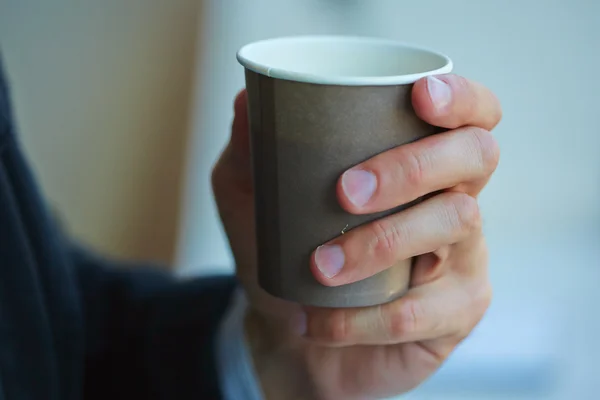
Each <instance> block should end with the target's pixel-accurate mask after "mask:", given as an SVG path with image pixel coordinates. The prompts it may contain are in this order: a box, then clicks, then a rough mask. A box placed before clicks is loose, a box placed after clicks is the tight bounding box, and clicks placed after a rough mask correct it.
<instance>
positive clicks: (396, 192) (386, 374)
mask: <svg viewBox="0 0 600 400" xmlns="http://www.w3.org/2000/svg"><path fill="white" fill-rule="evenodd" d="M412 102H413V106H414V108H415V111H416V113H417V115H418V116H419V117H420V118H421V119H423V120H424V121H426V122H428V123H430V124H432V125H436V126H440V127H443V128H448V129H450V130H449V131H447V132H445V133H442V134H438V135H434V136H430V137H427V138H424V139H421V140H419V141H417V142H414V143H411V144H407V145H404V146H401V147H398V148H395V149H392V150H389V151H387V152H384V153H382V154H380V155H377V156H375V157H374V158H372V159H370V160H367V161H365V162H364V163H362V164H360V165H358V166H356V167H354V168H352V169H350V172H348V171H347V172H346V173H344V174H343V175H342V176H341V177H340V179H339V182H338V186H337V195H338V199H339V202H340V204H341V205H342V207H344V208H345V209H346V210H347V211H348V212H350V213H356V214H360V213H372V212H376V211H381V210H387V209H391V208H393V207H395V206H398V205H400V204H404V203H408V202H410V201H411V200H414V199H416V198H419V197H421V196H423V195H425V194H429V193H438V194H436V195H434V196H432V197H430V198H428V199H427V200H426V201H424V202H422V203H419V204H418V205H416V206H414V207H411V208H409V209H406V210H404V211H402V212H400V213H398V214H395V215H392V216H389V217H386V218H384V219H381V220H378V221H375V222H373V223H371V224H367V225H365V226H361V227H359V228H356V229H354V230H352V231H350V232H348V233H346V234H345V235H343V236H340V237H338V238H336V239H334V240H333V241H332V242H330V243H327V244H326V245H325V246H322V247H320V248H319V249H318V251H315V253H313V256H312V261H311V265H310V266H308V265H307V268H311V270H312V271H313V274H314V275H315V277H316V279H317V280H318V281H319V282H321V283H322V284H324V285H327V286H337V285H342V284H346V283H350V282H354V281H357V280H361V279H364V278H367V277H369V276H371V275H374V274H376V273H377V272H379V271H381V270H382V269H384V268H386V266H389V265H392V264H394V262H395V261H397V260H401V259H407V258H410V257H416V258H415V260H414V264H413V271H412V280H411V289H410V290H409V292H408V293H407V294H406V295H405V296H404V297H402V298H400V299H398V300H396V301H393V302H391V303H388V304H384V305H381V306H376V307H365V308H354V309H325V308H315V307H307V308H301V307H300V306H298V305H296V304H292V303H288V302H285V301H283V300H280V299H276V298H273V297H271V296H269V295H268V294H266V293H265V292H264V291H262V290H261V289H260V288H259V287H258V285H257V282H256V264H255V259H256V248H255V243H254V213H253V192H252V178H251V172H250V171H251V166H250V156H249V137H248V136H249V134H248V121H247V117H246V94H245V92H242V93H240V94H239V95H238V97H237V98H236V101H235V115H236V116H235V119H234V122H233V129H232V137H231V141H230V143H229V145H228V146H227V148H226V149H225V151H224V153H223V155H222V156H221V158H220V160H219V162H218V163H217V165H216V167H215V169H214V172H213V188H214V192H215V195H216V198H217V203H218V206H219V212H220V214H221V218H222V220H223V223H224V225H225V229H226V231H227V234H228V237H229V240H230V244H231V247H232V250H233V253H234V257H235V259H236V263H237V273H238V276H239V278H240V280H241V282H242V283H243V285H244V286H245V288H246V290H247V293H248V296H249V299H250V302H251V304H252V311H251V312H250V313H249V316H248V318H247V321H246V327H247V336H248V338H249V341H250V346H251V349H252V353H253V358H254V363H255V367H256V370H257V373H258V375H259V377H260V380H261V384H262V387H263V391H264V392H265V395H266V397H267V399H281V398H287V399H291V398H294V397H292V395H293V394H296V398H306V399H335V400H337V399H365V398H381V397H388V396H392V395H396V394H400V393H404V392H406V391H408V390H410V389H412V388H414V387H415V386H417V385H419V384H420V383H421V382H423V381H424V380H425V379H426V378H427V377H429V376H430V375H431V374H432V373H433V372H434V371H436V370H437V369H438V367H439V366H440V365H441V364H442V363H443V361H444V360H445V359H446V358H447V357H448V355H449V354H450V353H451V352H452V350H453V349H454V348H455V347H456V346H457V345H458V344H459V343H460V342H461V341H462V340H463V339H464V338H465V337H466V336H467V335H468V334H469V333H470V332H471V330H472V329H473V328H474V327H475V326H476V324H477V323H478V322H479V320H480V319H481V318H482V316H483V314H484V312H485V311H486V309H487V307H488V305H489V303H490V300H491V287H490V282H489V279H488V271H487V264H488V261H487V248H486V244H485V240H484V237H483V234H482V229H481V216H480V214H479V209H478V205H477V196H478V194H479V193H480V192H481V190H482V189H483V188H484V186H485V185H486V184H487V182H488V180H489V178H490V176H491V175H492V173H493V172H494V170H495V168H496V165H497V163H498V158H499V150H498V146H497V144H496V141H495V140H494V138H493V137H492V135H491V134H490V130H492V129H493V128H494V127H495V126H496V124H497V123H498V122H499V121H500V118H501V109H500V105H499V103H498V101H497V99H496V97H495V96H494V95H493V94H492V93H491V92H490V91H489V90H488V89H486V88H484V87H483V86H481V85H479V84H477V83H474V82H471V81H468V80H466V79H464V78H461V77H459V76H456V75H442V76H438V77H437V78H424V79H422V80H420V81H418V82H417V83H416V84H415V85H414V88H413V91H412ZM352 171H362V172H360V173H358V174H354V173H353V172H352ZM332 249H333V251H332ZM340 254H343V257H339V255H340ZM332 255H337V257H333V256H332Z"/></svg>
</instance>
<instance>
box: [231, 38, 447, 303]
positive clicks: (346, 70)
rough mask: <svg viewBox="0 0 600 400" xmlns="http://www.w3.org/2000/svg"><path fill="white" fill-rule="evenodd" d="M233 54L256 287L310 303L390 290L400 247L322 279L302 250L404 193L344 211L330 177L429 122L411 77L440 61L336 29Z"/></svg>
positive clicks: (375, 298)
mask: <svg viewBox="0 0 600 400" xmlns="http://www.w3.org/2000/svg"><path fill="white" fill-rule="evenodd" d="M237 59H238V61H239V62H240V63H241V64H242V65H243V66H244V67H245V74H246V86H247V90H248V113H249V119H250V135H251V153H252V164H253V179H254V190H255V203H256V205H255V210H256V239H257V257H258V259H257V263H258V281H259V284H260V285H261V287H262V288H263V289H264V290H265V291H267V292H268V293H270V294H272V295H274V296H276V297H279V298H283V299H286V300H290V301H293V302H298V303H301V304H304V305H312V306H320V307H361V306H371V305H376V304H382V303H386V302H388V301H391V300H394V299H396V298H398V297H400V296H402V295H403V294H404V293H405V292H406V291H407V290H408V288H409V284H410V273H411V263H412V260H410V259H408V260H399V261H398V262H397V263H396V264H394V265H390V266H389V268H388V269H386V270H384V271H383V272H380V273H379V274H377V275H374V276H372V277H370V278H367V279H365V280H362V281H359V282H356V283H351V284H347V285H343V286H337V287H327V286H324V285H323V284H321V283H319V282H318V281H317V280H316V279H315V278H314V276H313V275H312V273H311V271H310V257H311V253H312V252H313V251H314V250H315V249H316V248H317V247H318V246H320V245H322V244H324V243H326V242H328V241H329V240H331V239H334V238H336V237H337V236H340V235H342V234H347V233H348V232H350V231H351V230H352V229H354V228H356V227H357V226H360V225H363V224H367V223H369V222H371V221H373V220H375V219H379V218H382V217H384V216H386V215H389V214H393V213H396V212H398V211H401V210H402V209H404V208H406V207H409V206H410V205H411V204H405V205H402V206H399V207H397V208H395V209H393V210H389V211H386V212H381V213H374V214H368V215H352V214H350V213H348V212H346V211H344V210H343V209H342V208H341V207H340V205H339V203H338V201H337V198H336V182H337V180H338V179H339V177H340V175H341V174H342V173H343V172H344V171H346V170H347V169H348V168H350V167H352V166H354V165H357V164H359V163H361V162H362V161H365V160H367V159H369V158H371V157H373V156H375V155H376V154H379V153H381V152H383V151H386V150H389V149H392V148H394V147H397V146H401V145H403V144H406V143H409V142H412V141H415V140H418V139H419V138H423V137H425V136H428V135H431V134H434V133H437V132H439V129H438V128H435V127H433V126H431V125H428V124H426V123H424V122H422V121H421V120H420V119H419V118H418V117H417V116H416V114H415V112H414V110H413V108H412V104H411V89H412V85H413V83H414V82H416V81H417V80H418V79H420V78H422V77H425V76H427V75H437V74H443V73H448V72H450V71H451V70H452V61H451V60H450V59H449V58H448V57H446V56H445V55H443V54H440V53H437V52H434V51H431V50H427V49H424V48H421V47H416V46H411V45H406V44H403V43H398V42H394V41H389V40H385V39H374V38H357V37H336V36H333V37H332V36H309V37H284V38H276V39H270V40H264V41H260V42H255V43H251V44H249V45H246V46H244V47H243V48H242V49H241V50H240V51H239V52H238V54H237ZM417 201H418V200H417Z"/></svg>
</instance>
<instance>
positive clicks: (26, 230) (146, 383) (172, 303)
mask: <svg viewBox="0 0 600 400" xmlns="http://www.w3.org/2000/svg"><path fill="white" fill-rule="evenodd" d="M0 61H1V60H0ZM1 64H2V63H1V62H0V399H4V398H6V399H8V398H10V399H45V400H81V399H84V400H95V399H98V400H100V399H101V400H108V399H110V400H120V399H124V400H134V399H144V400H167V399H168V400H171V399H174V400H175V399H176V400H187V399H190V400H192V399H193V400H198V399H219V398H220V395H219V386H218V383H217V382H218V380H217V372H216V365H217V360H216V358H215V339H216V332H217V329H218V327H219V322H220V320H221V319H222V317H223V315H224V313H225V311H226V309H227V307H228V303H229V299H230V297H231V294H232V292H233V290H234V287H235V285H236V283H235V281H234V279H233V278H232V277H227V276H224V277H212V278H202V279H192V280H185V281H181V280H177V279H175V278H174V277H173V276H171V275H169V274H167V273H165V272H161V271H160V270H159V269H156V268H152V267H150V266H133V265H123V264H121V263H117V262H115V261H112V260H108V259H105V258H101V257H98V256H97V255H94V254H93V253H91V252H89V251H87V250H84V249H82V248H80V247H77V246H72V245H71V242H70V240H68V239H66V235H63V233H62V230H61V229H59V228H58V227H57V224H56V223H55V221H54V220H53V219H52V218H51V216H50V213H49V212H48V211H47V207H46V204H45V201H44V199H43V196H42V195H41V194H40V192H39V189H38V185H37V182H36V180H35V178H34V176H33V174H32V173H31V171H30V169H29V166H28V164H27V162H26V160H25V157H24V156H23V152H22V151H21V146H20V145H19V143H18V140H17V137H16V129H15V126H14V124H13V120H12V114H11V111H10V104H9V97H8V89H7V87H6V85H5V82H4V79H3V74H2V65H1ZM36 134H40V135H41V134H44V133H43V132H37V133H36ZM115 223H118V222H117V221H115Z"/></svg>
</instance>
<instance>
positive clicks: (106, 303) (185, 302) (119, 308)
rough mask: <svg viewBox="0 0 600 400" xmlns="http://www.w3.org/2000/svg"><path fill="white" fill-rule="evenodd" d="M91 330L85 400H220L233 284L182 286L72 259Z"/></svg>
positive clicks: (152, 272) (154, 274)
mask: <svg viewBox="0 0 600 400" xmlns="http://www.w3.org/2000/svg"><path fill="white" fill-rule="evenodd" d="M71 257H72V260H73V266H74V269H75V271H76V279H77V281H78V286H79V288H80V296H81V298H82V302H81V304H82V308H83V310H82V311H83V316H84V318H83V319H84V325H85V329H84V330H85V343H86V345H85V363H84V365H85V371H84V399H86V400H95V399H103V400H104V399H146V400H148V399H150V400H152V399H156V400H166V399H182V400H185V399H194V400H198V399H221V398H222V395H221V393H220V388H219V383H218V382H219V377H218V372H217V371H218V369H217V354H216V352H217V345H216V340H217V335H216V333H217V331H218V329H219V323H220V321H221V319H222V318H223V316H224V314H225V312H226V310H227V307H228V305H229V302H230V299H231V297H232V292H233V290H234V288H235V286H236V283H235V281H234V279H233V278H232V277H228V276H223V277H210V278H201V279H191V280H185V281H181V280H178V279H175V278H174V277H172V276H170V275H169V274H166V273H164V272H161V271H159V270H158V269H155V268H152V267H150V266H149V267H144V266H136V267H135V268H132V267H131V266H128V265H117V264H116V263H115V262H112V261H109V260H106V259H103V258H100V257H98V256H96V255H94V254H92V253H90V252H88V251H86V250H83V249H81V248H79V247H74V248H73V249H72V251H71Z"/></svg>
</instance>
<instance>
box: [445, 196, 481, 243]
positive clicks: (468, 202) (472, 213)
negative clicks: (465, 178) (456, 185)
mask: <svg viewBox="0 0 600 400" xmlns="http://www.w3.org/2000/svg"><path fill="white" fill-rule="evenodd" d="M446 209H447V215H448V220H449V224H450V226H451V228H452V230H454V231H456V232H459V233H462V234H464V235H469V234H471V233H474V232H479V231H480V230H481V227H482V220H481V213H480V211H479V205H478V204H477V200H475V199H474V198H473V197H471V196H469V195H468V194H466V193H459V192H454V193H451V194H450V196H449V200H448V204H447V207H446Z"/></svg>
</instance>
